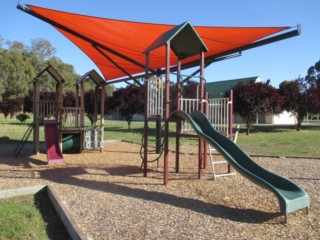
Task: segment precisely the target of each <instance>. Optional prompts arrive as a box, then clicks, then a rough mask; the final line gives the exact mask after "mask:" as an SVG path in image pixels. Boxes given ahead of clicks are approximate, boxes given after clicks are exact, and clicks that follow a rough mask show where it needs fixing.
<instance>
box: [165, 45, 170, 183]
mask: <svg viewBox="0 0 320 240" xmlns="http://www.w3.org/2000/svg"><path fill="white" fill-rule="evenodd" d="M165 81H166V82H165V117H164V176H163V178H164V180H163V183H164V185H167V184H168V178H169V177H168V172H169V116H170V113H169V111H170V108H169V107H170V105H169V100H170V43H167V45H166V79H165Z"/></svg>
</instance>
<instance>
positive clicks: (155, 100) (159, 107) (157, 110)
mask: <svg viewBox="0 0 320 240" xmlns="http://www.w3.org/2000/svg"><path fill="white" fill-rule="evenodd" d="M147 104H148V105H147V110H148V118H149V117H156V116H161V117H162V116H163V81H162V78H161V77H151V78H149V79H148V101H147Z"/></svg>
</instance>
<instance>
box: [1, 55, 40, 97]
mask: <svg viewBox="0 0 320 240" xmlns="http://www.w3.org/2000/svg"><path fill="white" fill-rule="evenodd" d="M0 69H1V71H0V85H1V96H2V99H19V100H22V99H23V98H24V96H25V95H26V94H27V93H28V89H30V88H31V86H32V83H31V79H32V78H33V76H34V71H33V67H32V66H31V64H29V63H28V62H26V61H25V60H24V59H23V54H22V53H21V52H19V51H16V50H3V51H1V52H0Z"/></svg>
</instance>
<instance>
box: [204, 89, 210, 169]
mask: <svg viewBox="0 0 320 240" xmlns="http://www.w3.org/2000/svg"><path fill="white" fill-rule="evenodd" d="M205 95H206V102H205V104H204V114H205V115H207V114H208V106H209V105H208V99H209V94H208V92H206V93H205ZM203 155H204V158H203V169H206V167H207V162H208V144H207V143H206V142H204V146H203Z"/></svg>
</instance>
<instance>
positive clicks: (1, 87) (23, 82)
mask: <svg viewBox="0 0 320 240" xmlns="http://www.w3.org/2000/svg"><path fill="white" fill-rule="evenodd" d="M0 40H1V43H0V100H1V99H19V100H22V99H24V98H25V97H26V96H27V95H28V91H29V90H32V81H31V80H32V79H33V78H34V77H35V76H36V74H38V73H40V72H41V71H43V69H44V68H45V67H47V66H48V64H49V63H50V64H51V65H52V66H53V67H54V68H55V69H56V70H57V71H58V72H59V73H60V75H61V76H62V77H63V78H64V80H65V84H64V90H65V91H74V83H75V82H76V80H78V79H79V78H80V75H78V74H76V73H75V70H74V67H73V66H72V65H70V64H67V63H64V62H63V61H62V60H61V59H59V58H58V57H56V56H54V54H55V52H56V49H55V48H54V47H53V46H52V45H51V43H50V42H49V41H48V40H45V39H33V40H31V46H30V47H28V46H25V45H24V44H23V43H21V42H18V41H6V46H7V49H4V48H2V47H1V45H2V43H3V42H4V41H3V39H2V38H1V39H0ZM38 80H39V81H40V83H41V89H42V90H44V91H54V89H55V84H56V83H55V81H54V80H53V79H52V77H51V76H50V75H49V74H48V73H44V74H43V75H41V77H40V79H38Z"/></svg>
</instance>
